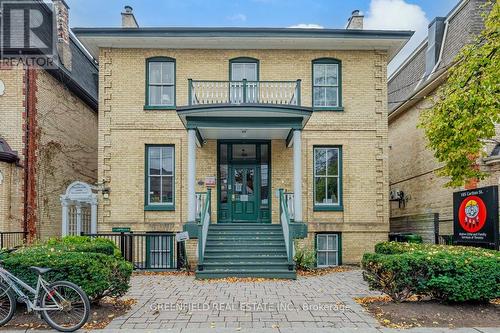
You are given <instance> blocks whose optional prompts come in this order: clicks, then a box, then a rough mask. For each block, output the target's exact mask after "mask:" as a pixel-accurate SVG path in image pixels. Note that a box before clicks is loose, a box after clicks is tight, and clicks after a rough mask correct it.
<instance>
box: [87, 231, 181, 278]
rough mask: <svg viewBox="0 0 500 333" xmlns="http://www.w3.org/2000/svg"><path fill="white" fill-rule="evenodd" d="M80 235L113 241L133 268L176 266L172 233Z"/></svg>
mask: <svg viewBox="0 0 500 333" xmlns="http://www.w3.org/2000/svg"><path fill="white" fill-rule="evenodd" d="M82 236H90V237H100V238H106V239H109V240H111V241H113V242H114V243H115V244H116V246H117V247H118V248H119V249H120V251H121V254H122V256H123V257H124V258H125V260H127V261H129V262H131V263H132V264H133V265H134V269H139V270H168V269H175V268H177V251H176V246H175V244H176V243H175V234H174V233H165V232H147V233H131V232H130V233H125V232H122V233H97V234H86V233H82Z"/></svg>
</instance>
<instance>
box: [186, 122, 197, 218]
mask: <svg viewBox="0 0 500 333" xmlns="http://www.w3.org/2000/svg"><path fill="white" fill-rule="evenodd" d="M195 182H196V131H195V130H194V129H188V160H187V183H188V184H187V204H188V215H187V221H188V222H194V221H195V220H196V207H195V205H196V191H195Z"/></svg>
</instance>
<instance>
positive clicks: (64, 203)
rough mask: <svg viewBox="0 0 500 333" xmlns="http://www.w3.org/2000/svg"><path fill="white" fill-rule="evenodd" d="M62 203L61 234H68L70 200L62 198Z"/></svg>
mask: <svg viewBox="0 0 500 333" xmlns="http://www.w3.org/2000/svg"><path fill="white" fill-rule="evenodd" d="M61 205H62V212H61V215H62V225H61V236H62V237H64V236H67V235H68V202H67V201H66V199H61Z"/></svg>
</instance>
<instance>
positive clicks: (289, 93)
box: [189, 80, 300, 106]
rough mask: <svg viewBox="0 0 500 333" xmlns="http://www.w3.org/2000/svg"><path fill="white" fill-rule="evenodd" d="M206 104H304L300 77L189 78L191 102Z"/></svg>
mask: <svg viewBox="0 0 500 333" xmlns="http://www.w3.org/2000/svg"><path fill="white" fill-rule="evenodd" d="M205 104H278V105H297V106H300V80H297V81H247V80H243V81H199V80H189V105H205Z"/></svg>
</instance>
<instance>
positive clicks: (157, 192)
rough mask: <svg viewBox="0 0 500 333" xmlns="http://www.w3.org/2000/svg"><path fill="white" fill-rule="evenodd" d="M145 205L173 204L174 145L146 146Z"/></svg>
mask: <svg viewBox="0 0 500 333" xmlns="http://www.w3.org/2000/svg"><path fill="white" fill-rule="evenodd" d="M146 152H147V156H146V159H147V160H146V163H147V192H146V193H147V195H146V197H147V205H148V206H165V205H170V206H172V205H173V204H174V147H173V146H147V147H146Z"/></svg>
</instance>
